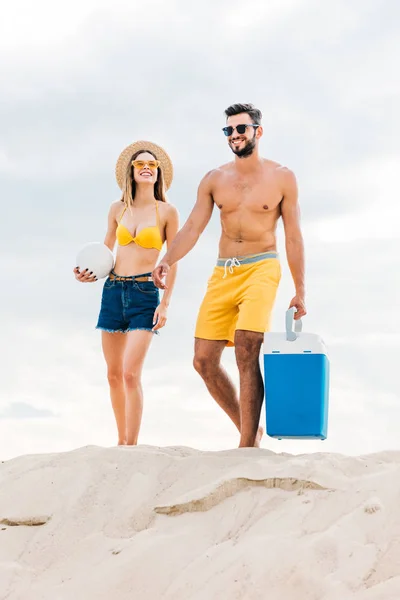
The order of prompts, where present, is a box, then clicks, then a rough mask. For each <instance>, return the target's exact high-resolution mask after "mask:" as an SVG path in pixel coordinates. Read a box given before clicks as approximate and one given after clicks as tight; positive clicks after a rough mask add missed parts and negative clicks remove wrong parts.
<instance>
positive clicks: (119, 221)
mask: <svg viewBox="0 0 400 600" xmlns="http://www.w3.org/2000/svg"><path fill="white" fill-rule="evenodd" d="M125 211H126V206H124V210H123V211H122V213H121V215H120V217H119V219H118V223H121V220H122V217H123V216H124V214H125Z"/></svg>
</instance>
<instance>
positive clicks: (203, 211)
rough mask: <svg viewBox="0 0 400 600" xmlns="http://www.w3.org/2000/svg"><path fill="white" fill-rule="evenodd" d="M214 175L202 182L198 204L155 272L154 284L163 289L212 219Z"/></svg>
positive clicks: (208, 174)
mask: <svg viewBox="0 0 400 600" xmlns="http://www.w3.org/2000/svg"><path fill="white" fill-rule="evenodd" d="M212 173H213V172H212V171H210V173H207V175H205V177H203V179H202V180H201V182H200V185H199V188H198V192H197V200H196V204H195V205H194V207H193V209H192V211H191V213H190V215H189V217H188V218H187V220H186V223H185V224H184V226H183V227H182V229H181V230H180V231H179V232H178V233H177V235H176V236H175V238H174V241H173V242H172V244H171V246H170V247H169V248H168V250H167V252H166V254H165V255H164V257H163V258H162V259H161V261H160V262H159V264H158V266H157V267H156V268H155V269H154V271H153V280H154V283H155V284H156V286H157V287H159V288H161V289H166V285H165V284H164V283H163V282H162V281H161V280H162V279H163V278H164V277H165V275H166V274H167V273H168V271H169V269H170V267H171V266H172V265H173V264H174V263H176V262H178V261H179V260H181V258H183V257H184V256H186V254H188V252H190V250H192V248H193V247H194V246H195V244H196V242H197V240H198V239H199V237H200V235H201V234H202V233H203V231H204V229H205V227H206V225H207V223H208V222H209V221H210V219H211V215H212V211H213V208H214V200H213V197H212V193H211V178H212Z"/></svg>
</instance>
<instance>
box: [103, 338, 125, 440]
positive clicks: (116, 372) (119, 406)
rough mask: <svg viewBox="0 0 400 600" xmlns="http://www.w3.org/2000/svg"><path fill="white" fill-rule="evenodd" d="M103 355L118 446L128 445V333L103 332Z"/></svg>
mask: <svg viewBox="0 0 400 600" xmlns="http://www.w3.org/2000/svg"><path fill="white" fill-rule="evenodd" d="M101 334H102V335H101V341H102V346H103V354H104V358H105V361H106V363H107V377H108V383H109V385H110V396H111V404H112V407H113V411H114V416H115V421H116V423H117V429H118V445H122V444H125V443H126V415H125V389H124V378H123V364H124V351H125V348H126V342H127V337H126V333H121V332H119V331H116V332H115V333H110V332H108V331H102V332H101Z"/></svg>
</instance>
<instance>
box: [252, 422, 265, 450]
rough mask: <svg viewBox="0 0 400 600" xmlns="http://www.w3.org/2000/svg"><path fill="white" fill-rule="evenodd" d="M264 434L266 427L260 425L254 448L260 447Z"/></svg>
mask: <svg viewBox="0 0 400 600" xmlns="http://www.w3.org/2000/svg"><path fill="white" fill-rule="evenodd" d="M263 435H264V428H263V427H261V425H260V426H259V428H258V430H257V435H256V440H255V442H254V448H259V447H260V444H261V438H262V436H263Z"/></svg>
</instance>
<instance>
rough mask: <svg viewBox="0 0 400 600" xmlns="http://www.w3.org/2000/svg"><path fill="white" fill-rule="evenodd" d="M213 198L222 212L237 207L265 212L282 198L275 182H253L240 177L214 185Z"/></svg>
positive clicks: (274, 207)
mask: <svg viewBox="0 0 400 600" xmlns="http://www.w3.org/2000/svg"><path fill="white" fill-rule="evenodd" d="M213 198H214V202H215V204H216V205H217V206H218V208H219V209H220V210H221V211H222V212H231V211H236V210H239V209H244V210H246V209H247V210H250V211H251V212H257V211H260V212H265V211H266V210H274V209H276V208H277V206H278V205H279V203H280V202H281V200H282V191H281V190H280V188H279V186H278V185H277V183H276V182H271V181H263V182H254V181H252V180H251V179H244V178H242V179H235V180H232V181H231V182H229V184H227V183H225V184H224V185H220V186H216V188H215V190H214V191H213Z"/></svg>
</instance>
